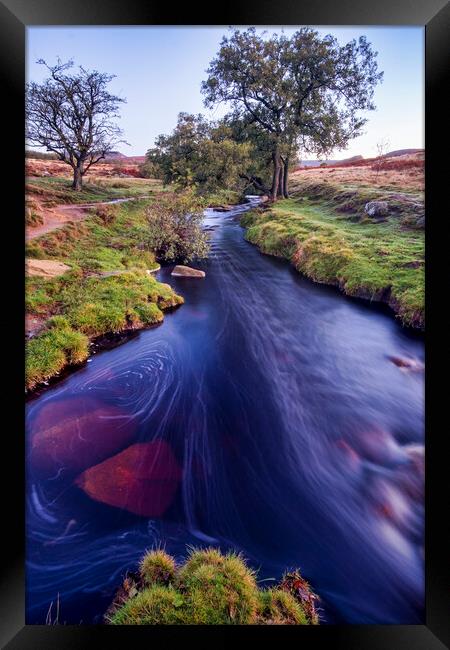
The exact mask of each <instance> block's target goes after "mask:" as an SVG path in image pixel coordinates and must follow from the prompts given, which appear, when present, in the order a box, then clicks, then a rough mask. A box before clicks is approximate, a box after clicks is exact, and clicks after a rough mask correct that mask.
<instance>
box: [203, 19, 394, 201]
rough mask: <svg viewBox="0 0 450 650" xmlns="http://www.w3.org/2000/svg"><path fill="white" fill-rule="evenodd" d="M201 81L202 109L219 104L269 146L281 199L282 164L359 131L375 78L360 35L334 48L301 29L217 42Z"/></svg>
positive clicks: (339, 144)
mask: <svg viewBox="0 0 450 650" xmlns="http://www.w3.org/2000/svg"><path fill="white" fill-rule="evenodd" d="M207 72H208V78H207V79H206V81H204V82H203V84H202V91H203V93H204V95H205V104H206V106H207V107H213V106H215V105H217V104H218V103H221V102H225V103H227V104H229V105H231V107H232V109H233V111H234V114H235V115H239V116H241V117H242V118H243V119H245V120H247V121H250V122H252V123H255V124H258V125H259V127H260V128H261V129H263V130H264V131H265V132H266V133H267V134H268V136H269V137H270V139H271V141H272V158H273V177H272V188H271V195H272V198H276V197H277V195H278V194H279V193H281V194H284V195H285V196H286V194H287V189H286V183H287V172H288V169H289V161H290V159H291V158H293V157H295V156H296V155H297V150H298V148H299V147H300V146H301V147H302V149H304V150H305V151H308V152H311V151H315V152H317V153H319V154H325V153H327V152H329V151H331V150H332V149H334V148H340V149H342V148H344V147H345V146H346V145H347V143H348V141H349V140H350V139H351V138H354V137H356V136H358V135H360V133H361V128H362V126H363V125H364V123H365V121H366V120H365V119H363V118H361V117H360V116H359V115H358V113H359V111H363V110H373V109H374V108H375V107H374V104H373V91H374V87H375V85H376V84H377V83H378V82H379V81H380V80H381V78H382V73H378V72H377V63H376V53H375V52H373V51H372V49H371V47H370V44H369V43H368V42H367V39H366V38H365V37H364V36H361V37H360V38H359V40H358V42H356V41H355V40H353V41H350V42H349V43H347V44H346V45H344V46H341V45H339V43H338V41H337V39H336V38H335V37H333V36H332V35H330V34H328V35H327V36H325V37H323V38H321V37H320V36H319V33H318V32H317V31H315V30H313V29H310V28H307V27H303V28H301V29H300V30H299V31H297V32H295V34H293V35H292V36H291V37H290V38H289V37H287V36H286V35H284V34H282V35H277V34H275V35H273V36H271V37H270V38H266V37H264V36H259V35H257V34H256V31H255V29H254V28H249V29H247V30H245V31H239V30H234V31H233V34H232V35H231V36H230V37H224V38H223V40H222V43H221V46H220V50H219V52H218V54H217V56H216V57H215V58H214V59H213V60H212V61H211V63H210V66H209V68H208V71H207Z"/></svg>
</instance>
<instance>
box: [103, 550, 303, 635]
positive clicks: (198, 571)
mask: <svg viewBox="0 0 450 650" xmlns="http://www.w3.org/2000/svg"><path fill="white" fill-rule="evenodd" d="M296 575H300V574H298V573H296ZM302 584H305V585H307V583H306V582H303V583H302ZM308 592H309V587H308ZM309 593H312V592H309ZM105 620H106V622H107V623H109V624H111V625H174V624H181V625H242V624H260V625H261V624H263V625H268V624H280V625H306V624H308V623H310V622H311V621H310V619H309V618H308V615H307V611H306V609H305V608H304V607H303V603H302V602H301V601H300V600H299V599H298V598H296V597H295V594H294V595H293V594H292V593H289V592H288V590H286V589H281V588H280V587H278V588H275V589H273V590H267V591H262V590H259V589H258V587H257V584H256V575H255V573H254V571H252V570H251V569H250V568H249V567H248V566H247V565H246V563H245V561H244V560H243V558H242V557H241V556H240V555H238V554H236V553H228V554H226V555H224V554H222V553H221V552H220V551H219V550H218V549H214V548H207V549H192V550H191V552H190V554H189V556H188V558H187V560H186V561H185V563H184V564H183V565H182V566H180V567H176V566H175V561H174V560H173V558H171V557H170V556H169V555H167V554H166V553H165V552H164V551H162V550H156V551H151V552H149V553H147V554H146V555H145V556H144V557H143V559H142V560H141V563H140V574H139V577H138V579H137V580H136V579H133V580H130V578H125V580H124V583H123V585H122V587H120V588H119V590H118V592H117V594H116V598H115V600H114V602H113V605H112V606H111V607H110V608H109V609H108V612H107V614H106V615H105Z"/></svg>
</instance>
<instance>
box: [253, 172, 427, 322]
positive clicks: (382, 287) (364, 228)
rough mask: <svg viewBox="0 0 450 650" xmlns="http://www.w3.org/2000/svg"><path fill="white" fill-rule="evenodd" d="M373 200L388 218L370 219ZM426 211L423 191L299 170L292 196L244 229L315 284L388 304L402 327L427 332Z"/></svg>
mask: <svg viewBox="0 0 450 650" xmlns="http://www.w3.org/2000/svg"><path fill="white" fill-rule="evenodd" d="M370 202H376V203H377V204H378V207H379V209H381V210H382V211H383V213H384V214H381V215H380V214H376V215H372V216H371V215H369V214H368V213H367V212H366V211H365V206H366V205H367V203H370ZM380 203H381V204H382V205H381V207H380V205H379V204H380ZM384 204H385V205H384ZM422 211H423V195H421V194H420V192H418V191H414V190H411V189H408V190H404V191H403V192H401V191H399V189H398V188H397V189H396V191H393V188H391V187H389V186H384V187H375V186H374V187H370V186H367V185H353V186H352V187H348V186H347V187H346V186H343V185H342V184H341V185H339V184H333V183H332V182H331V181H329V180H325V179H321V180H320V181H318V180H317V178H314V179H312V178H311V176H308V175H307V174H302V173H298V174H295V175H293V181H292V191H291V198H289V199H285V200H282V201H278V202H277V203H276V204H273V205H271V206H264V207H263V208H261V209H257V210H254V211H252V212H251V213H247V214H246V215H244V216H243V217H242V219H241V225H243V226H244V227H245V228H246V229H247V231H246V235H245V236H246V239H247V240H248V241H249V242H251V243H253V244H256V245H257V246H258V247H259V248H260V250H261V251H262V252H263V253H266V254H269V255H275V256H277V257H283V258H285V259H288V260H289V261H290V262H291V263H292V264H293V266H294V267H295V268H296V269H297V270H298V271H300V272H301V273H303V274H304V275H305V276H307V277H308V278H310V279H311V280H313V281H314V282H319V283H323V284H329V285H334V286H337V287H339V289H341V291H343V292H344V293H345V294H347V295H350V296H355V297H359V298H364V299H366V300H370V301H378V302H383V303H386V304H387V305H389V306H390V307H391V309H392V310H393V311H394V313H395V314H396V316H397V317H398V318H399V319H400V320H401V322H402V324H403V325H406V326H410V327H413V328H416V329H419V330H423V329H424V328H425V313H424V284H425V279H424V231H423V221H421V220H422V218H423V219H424V217H423V214H422Z"/></svg>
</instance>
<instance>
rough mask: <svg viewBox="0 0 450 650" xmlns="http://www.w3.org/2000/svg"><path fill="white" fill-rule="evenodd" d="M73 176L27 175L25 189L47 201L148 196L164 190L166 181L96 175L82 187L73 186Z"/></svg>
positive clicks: (80, 200)
mask: <svg viewBox="0 0 450 650" xmlns="http://www.w3.org/2000/svg"><path fill="white" fill-rule="evenodd" d="M71 184H72V182H71V180H70V179H69V178H64V177H62V176H45V177H34V176H28V177H27V178H26V184H25V190H26V192H27V194H28V195H32V196H35V197H36V198H40V199H42V200H44V201H45V202H46V204H47V205H50V204H53V205H56V204H58V203H94V202H96V201H108V200H111V199H118V198H125V197H139V196H146V195H148V194H151V193H152V192H155V191H156V190H157V191H162V185H161V183H160V182H159V181H156V180H154V179H144V178H142V179H141V178H130V179H128V178H123V179H122V178H95V179H91V180H90V181H87V180H85V181H84V182H83V186H82V188H81V190H80V191H77V192H75V191H74V190H73V189H72V188H71Z"/></svg>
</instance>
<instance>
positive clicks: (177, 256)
mask: <svg viewBox="0 0 450 650" xmlns="http://www.w3.org/2000/svg"><path fill="white" fill-rule="evenodd" d="M203 207H204V201H203V200H201V199H199V198H195V197H194V195H193V193H192V192H183V193H181V194H179V195H178V196H167V197H165V198H162V199H161V200H160V201H159V203H158V204H153V205H150V206H149V207H148V208H147V216H148V247H149V249H150V250H152V251H153V252H154V253H155V255H156V258H157V259H158V260H159V261H163V262H174V261H180V262H189V261H191V260H193V259H201V258H204V257H206V256H207V253H208V248H209V247H208V240H207V234H206V233H205V232H204V231H203V230H202V221H203Z"/></svg>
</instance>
